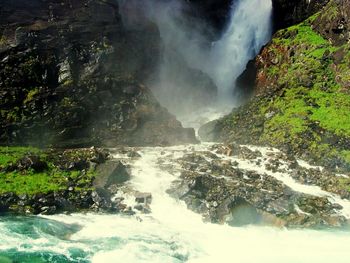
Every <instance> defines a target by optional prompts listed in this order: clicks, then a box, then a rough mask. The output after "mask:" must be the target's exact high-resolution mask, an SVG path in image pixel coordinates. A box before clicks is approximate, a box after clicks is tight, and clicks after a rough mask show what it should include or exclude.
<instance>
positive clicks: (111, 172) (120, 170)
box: [93, 159, 130, 189]
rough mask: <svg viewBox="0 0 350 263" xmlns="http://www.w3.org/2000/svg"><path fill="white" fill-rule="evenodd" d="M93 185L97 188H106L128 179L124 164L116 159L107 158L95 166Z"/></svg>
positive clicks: (128, 175)
mask: <svg viewBox="0 0 350 263" xmlns="http://www.w3.org/2000/svg"><path fill="white" fill-rule="evenodd" d="M96 173H97V174H98V176H97V177H96V178H95V180H94V182H93V185H94V187H96V188H98V189H108V187H110V186H112V185H120V184H122V183H125V182H126V181H128V180H129V179H130V174H129V172H128V170H127V168H126V166H125V165H124V164H123V163H122V162H121V161H118V160H113V159H112V160H108V161H106V162H105V163H104V164H101V165H99V166H98V167H97V169H96Z"/></svg>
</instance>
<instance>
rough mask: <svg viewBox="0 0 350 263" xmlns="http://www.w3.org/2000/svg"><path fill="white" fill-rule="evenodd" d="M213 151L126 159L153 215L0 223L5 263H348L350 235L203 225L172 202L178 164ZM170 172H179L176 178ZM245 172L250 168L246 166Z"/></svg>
mask: <svg viewBox="0 0 350 263" xmlns="http://www.w3.org/2000/svg"><path fill="white" fill-rule="evenodd" d="M209 146H210V145H208V144H203V145H197V146H179V147H169V148H157V147H154V148H141V149H140V150H139V153H140V154H141V156H142V157H141V158H139V159H137V160H131V159H128V158H126V159H124V161H125V162H126V163H130V164H131V168H132V169H131V170H132V179H131V181H130V187H133V188H134V189H137V190H139V191H142V192H151V193H152V196H153V200H152V204H151V209H152V213H150V214H141V213H138V214H136V215H134V216H123V215H106V214H105V215H103V214H92V213H90V214H73V215H55V216H39V217H15V218H1V219H0V231H1V232H0V233H1V234H0V251H3V252H1V253H0V255H2V257H0V262H93V263H108V262H118V261H119V260H122V261H123V262H130V263H131V262H161V263H166V262H200V263H204V262H237V263H255V262H269V263H277V262H278V263H280V262H286V263H296V262H298V263H310V262H317V263H323V262H324V263H328V262H330V261H332V262H337V263H343V262H344V263H345V262H348V259H349V257H350V250H349V244H350V233H349V232H348V231H340V230H337V231H330V230H328V231H326V230H325V231H316V230H302V229H300V230H287V229H283V228H274V227H267V226H245V227H230V226H227V225H217V224H211V223H205V222H203V220H202V218H201V216H200V215H198V214H196V213H194V212H191V211H190V210H188V209H187V208H186V205H185V204H184V203H183V202H182V201H179V200H175V199H173V198H171V197H170V196H169V195H168V194H167V193H166V190H167V189H168V188H169V187H170V185H171V182H172V181H173V180H175V179H176V178H177V177H178V176H179V173H180V172H179V170H178V166H177V163H175V162H174V161H175V159H176V158H179V157H181V156H182V155H183V154H185V153H188V152H190V151H193V150H206V149H208V147H209ZM116 157H117V158H121V157H123V156H120V155H117V156H116ZM159 160H162V162H159ZM164 165H170V166H173V169H171V171H172V172H170V171H168V170H167V169H164V168H163V167H164ZM240 166H241V168H244V167H245V166H246V163H244V161H240ZM249 169H255V168H254V167H249ZM284 177H285V181H286V182H288V180H291V179H290V178H288V176H286V175H284ZM291 182H292V181H291ZM290 185H291V186H292V187H293V189H297V190H298V191H301V192H308V193H309V194H314V195H320V194H325V193H324V192H320V191H319V189H318V188H317V187H314V186H304V188H302V187H300V186H301V185H300V184H298V183H296V182H293V184H291V183H290ZM329 196H332V195H331V194H329ZM130 202H132V200H131V199H130ZM344 202H345V201H344ZM346 204H347V207H345V208H344V213H345V214H346V213H349V212H350V202H349V201H346ZM349 217H350V214H348V218H349ZM8 258H11V259H12V260H13V261H11V260H9V259H8ZM6 260H7V261H6Z"/></svg>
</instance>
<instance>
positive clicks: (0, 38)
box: [0, 36, 7, 46]
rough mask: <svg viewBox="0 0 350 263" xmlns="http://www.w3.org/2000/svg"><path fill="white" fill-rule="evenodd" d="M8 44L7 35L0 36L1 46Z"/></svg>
mask: <svg viewBox="0 0 350 263" xmlns="http://www.w3.org/2000/svg"><path fill="white" fill-rule="evenodd" d="M6 44H7V39H6V37H5V36H1V37H0V46H5V45H6Z"/></svg>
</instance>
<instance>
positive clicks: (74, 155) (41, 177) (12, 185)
mask: <svg viewBox="0 0 350 263" xmlns="http://www.w3.org/2000/svg"><path fill="white" fill-rule="evenodd" d="M32 155H35V156H38V157H39V158H40V160H41V161H43V162H45V163H46V164H47V168H46V169H45V170H44V171H40V172H36V171H34V170H33V169H30V168H29V169H11V168H9V167H11V166H13V165H15V164H16V163H17V162H18V161H19V160H20V159H21V158H23V157H25V156H32ZM88 157H89V153H86V151H79V150H72V151H70V152H68V153H67V154H64V156H62V155H60V154H59V153H57V152H54V151H42V150H39V149H36V148H31V147H0V166H1V167H0V168H1V169H0V194H3V193H9V192H12V193H15V194H17V195H21V194H27V195H34V194H39V193H40V194H41V193H49V192H54V191H60V190H66V189H68V187H69V185H70V184H69V183H70V182H74V185H75V189H74V190H75V191H82V190H90V189H91V185H92V180H93V179H94V178H95V176H96V173H95V171H94V169H92V168H88V169H82V170H79V169H72V170H65V169H62V168H61V167H60V158H65V161H67V162H68V161H75V160H77V159H78V158H80V159H84V158H85V159H86V158H88ZM61 161H62V160H61Z"/></svg>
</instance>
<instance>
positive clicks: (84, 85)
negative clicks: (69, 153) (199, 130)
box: [0, 0, 196, 147]
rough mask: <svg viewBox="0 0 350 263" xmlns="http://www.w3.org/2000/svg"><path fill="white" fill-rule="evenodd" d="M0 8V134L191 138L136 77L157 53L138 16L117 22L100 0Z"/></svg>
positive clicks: (87, 140)
mask: <svg viewBox="0 0 350 263" xmlns="http://www.w3.org/2000/svg"><path fill="white" fill-rule="evenodd" d="M0 17H1V20H0V39H1V40H0V109H1V112H0V113H1V119H0V144H3V145H13V144H17V145H18V144H20V145H23V144H32V145H39V146H48V145H53V146H59V147H67V146H70V147H72V146H74V147H75V146H90V145H107V146H114V145H120V144H126V145H169V144H179V143H186V142H196V139H195V135H194V131H193V130H190V129H183V128H182V126H181V123H180V122H178V121H177V120H176V119H175V117H174V116H172V115H171V114H169V113H168V112H167V110H166V109H164V108H162V107H161V106H160V104H159V103H158V102H157V101H156V99H155V98H154V97H153V95H152V94H151V92H150V91H149V89H148V88H146V87H145V86H143V85H142V84H140V83H143V82H144V81H145V79H146V78H148V77H149V76H150V75H151V74H152V73H153V72H154V71H155V68H156V67H157V65H158V60H159V57H160V36H159V31H158V28H157V27H156V26H155V25H154V24H153V23H152V22H150V21H148V20H147V19H146V18H144V19H143V20H142V23H141V24H139V25H138V27H133V28H129V27H126V26H125V25H124V24H123V22H122V19H121V16H120V14H119V7H118V4H117V2H116V1H110V0H93V1H87V0H69V1H68V0H64V1H63V0H52V1H41V0H33V1H9V0H5V1H1V3H0Z"/></svg>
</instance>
